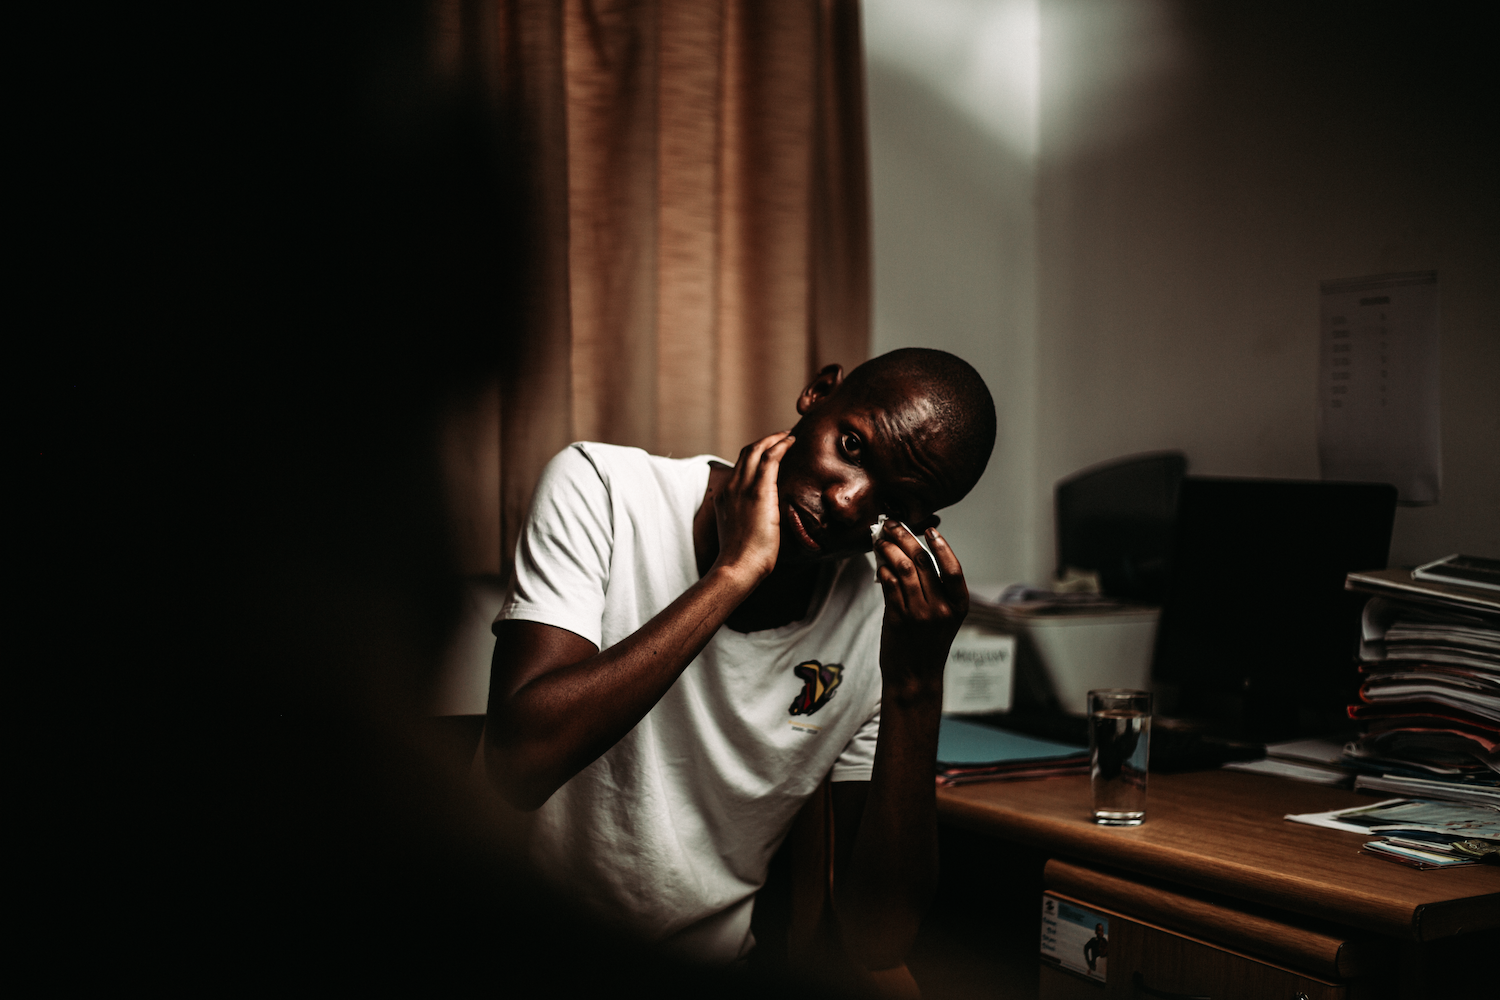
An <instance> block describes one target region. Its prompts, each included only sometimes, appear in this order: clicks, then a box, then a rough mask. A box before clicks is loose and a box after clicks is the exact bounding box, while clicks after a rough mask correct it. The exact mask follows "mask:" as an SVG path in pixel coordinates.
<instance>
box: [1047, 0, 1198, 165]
mask: <svg viewBox="0 0 1500 1000" xmlns="http://www.w3.org/2000/svg"><path fill="white" fill-rule="evenodd" d="M1176 18H1177V13H1176V11H1175V9H1174V6H1173V5H1170V4H1168V3H1167V2H1165V0H1133V2H1131V3H1100V2H1098V0H1046V3H1045V4H1044V9H1043V10H1042V15H1041V25H1040V37H1041V44H1040V50H1039V51H1040V54H1039V56H1038V62H1037V67H1038V70H1039V74H1038V75H1039V81H1040V82H1039V95H1040V101H1039V104H1041V105H1045V108H1046V111H1045V117H1046V120H1047V127H1046V137H1045V139H1044V140H1043V141H1044V142H1045V144H1046V147H1047V151H1046V152H1047V156H1049V157H1054V156H1059V155H1063V154H1070V153H1081V152H1087V151H1090V150H1098V149H1104V148H1107V147H1109V146H1111V145H1113V144H1115V143H1118V142H1121V141H1123V140H1125V139H1127V138H1129V137H1131V136H1135V135H1140V134H1142V133H1146V132H1149V131H1151V130H1152V129H1153V128H1154V127H1156V126H1157V125H1158V124H1160V123H1161V122H1163V121H1165V120H1167V119H1168V118H1169V117H1170V115H1171V112H1172V111H1173V110H1174V107H1175V103H1176V101H1177V100H1179V99H1180V97H1181V92H1180V90H1179V89H1178V88H1176V87H1174V86H1173V84H1174V82H1175V81H1176V80H1178V79H1180V78H1181V77H1183V76H1184V75H1185V73H1186V71H1187V70H1189V69H1190V68H1191V64H1192V50H1191V48H1190V46H1189V45H1188V42H1187V39H1186V36H1185V34H1184V32H1183V31H1182V29H1181V27H1180V26H1179V25H1178V23H1177V20H1176ZM1125 94H1128V95H1130V98H1129V99H1124V98H1123V97H1122V95H1125ZM1041 114H1042V113H1041V112H1039V117H1040V116H1041Z"/></svg>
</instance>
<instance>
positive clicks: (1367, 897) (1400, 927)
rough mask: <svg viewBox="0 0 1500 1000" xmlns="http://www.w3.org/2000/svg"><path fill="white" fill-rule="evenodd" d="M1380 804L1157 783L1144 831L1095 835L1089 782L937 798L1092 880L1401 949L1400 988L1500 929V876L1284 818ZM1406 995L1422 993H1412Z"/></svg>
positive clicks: (1299, 787)
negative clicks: (1457, 941)
mask: <svg viewBox="0 0 1500 1000" xmlns="http://www.w3.org/2000/svg"><path fill="white" fill-rule="evenodd" d="M1377 801H1379V800H1378V799H1375V798H1372V797H1370V796H1366V795H1358V794H1355V793H1353V792H1346V791H1341V790H1339V789H1333V788H1325V787H1322V786H1318V785H1311V784H1307V783H1304V782H1296V781H1289V780H1286V779H1283V778H1276V777H1271V776H1267V775H1258V774H1244V773H1239V772H1234V771H1207V772H1200V773H1194V774H1177V775H1153V776H1152V777H1151V783H1150V790H1149V793H1148V795H1147V806H1146V822H1145V823H1144V824H1142V825H1141V826H1138V827H1104V826H1098V825H1096V824H1094V823H1093V822H1092V821H1091V820H1090V817H1089V783H1088V778H1086V777H1070V778H1053V779H1050V780H1045V781H1017V782H995V783H988V784H974V785H964V786H960V787H958V788H945V789H940V790H939V792H938V815H939V817H940V819H941V820H942V821H943V822H945V823H948V824H951V825H954V826H959V827H963V828H967V829H969V830H972V831H975V832H978V833H982V834H985V835H988V836H992V837H995V838H997V839H1000V840H1004V841H1009V842H1012V843H1016V844H1019V845H1024V846H1027V847H1032V848H1037V849H1040V850H1042V851H1044V852H1046V853H1048V854H1049V855H1051V856H1053V857H1056V858H1060V859H1065V860H1068V861H1073V862H1078V863H1081V864H1083V865H1085V866H1088V867H1091V868H1097V869H1112V870H1114V871H1116V872H1122V873H1127V874H1128V875H1134V876H1144V877H1145V878H1146V879H1147V880H1152V881H1155V882H1156V883H1158V884H1166V885H1167V886H1176V887H1182V888H1183V889H1184V891H1188V892H1192V891H1201V892H1202V893H1207V894H1211V895H1212V896H1214V897H1217V898H1218V899H1219V900H1221V901H1224V900H1227V901H1229V903H1230V905H1237V904H1238V903H1243V904H1247V905H1248V907H1249V908H1250V909H1253V910H1258V911H1259V912H1261V913H1270V914H1271V916H1272V917H1274V916H1275V914H1276V913H1282V914H1285V915H1286V916H1287V919H1289V920H1292V921H1294V922H1295V921H1298V920H1301V922H1302V923H1304V924H1307V925H1309V926H1310V925H1312V924H1314V923H1315V924H1316V925H1318V926H1322V927H1332V928H1334V929H1335V931H1336V929H1337V928H1338V927H1344V928H1350V929H1353V930H1354V931H1356V932H1365V933H1367V934H1374V935H1379V936H1380V937H1381V938H1386V939H1395V941H1392V942H1390V943H1391V945H1392V946H1393V947H1391V948H1390V949H1388V950H1390V951H1393V952H1397V953H1399V955H1400V957H1401V962H1402V964H1403V971H1402V973H1401V978H1402V980H1403V982H1411V981H1413V980H1414V977H1420V976H1421V972H1420V969H1417V968H1415V967H1416V966H1419V965H1420V963H1421V955H1422V952H1423V949H1424V947H1425V943H1426V942H1432V941H1436V940H1438V939H1442V938H1447V937H1450V936H1453V935H1457V934H1465V933H1469V932H1473V931H1480V930H1492V929H1495V928H1500V868H1497V867H1493V866H1489V865H1478V866H1472V867H1465V868H1458V869H1450V870H1446V871H1442V870H1439V871H1417V870H1415V869H1410V868H1406V867H1403V866H1401V865H1397V864H1393V863H1391V862H1388V861H1383V860H1381V859H1379V858H1374V857H1370V856H1368V855H1364V854H1361V853H1360V845H1361V844H1362V843H1364V841H1366V840H1368V839H1370V838H1369V837H1368V836H1366V835H1363V834H1357V833H1344V832H1340V831H1338V830H1327V829H1322V828H1319V827H1313V826H1306V825H1304V824H1301V823H1290V822H1287V821H1286V819H1285V818H1284V817H1285V815H1286V814H1287V813H1304V812H1324V811H1327V810H1330V809H1341V808H1345V807H1348V806H1355V805H1369V804H1371V803H1374V802H1377ZM1264 908H1268V909H1264ZM1294 915H1296V916H1294ZM1305 918H1311V920H1307V919H1305ZM1402 942H1404V943H1405V944H1404V945H1403V944H1400V943H1402ZM1377 943H1378V942H1377ZM1262 954H1263V955H1264V954H1265V953H1264V952H1262ZM1407 967H1412V968H1407ZM1400 992H1401V995H1403V996H1406V995H1416V992H1415V991H1410V992H1409V991H1408V990H1407V989H1406V987H1405V986H1403V987H1402V989H1401V991H1400Z"/></svg>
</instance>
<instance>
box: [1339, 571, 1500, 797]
mask: <svg viewBox="0 0 1500 1000" xmlns="http://www.w3.org/2000/svg"><path fill="white" fill-rule="evenodd" d="M1486 574H1488V575H1486ZM1345 585H1346V586H1347V587H1348V589H1350V590H1356V591H1363V592H1366V593H1370V594H1374V595H1375V596H1374V597H1373V598H1372V599H1371V600H1370V601H1369V602H1368V603H1367V604H1366V605H1365V610H1364V618H1363V622H1362V634H1361V640H1360V654H1359V655H1360V671H1361V673H1362V674H1363V683H1362V684H1361V686H1360V689H1359V698H1360V700H1359V703H1358V704H1355V705H1351V706H1349V715H1350V717H1351V718H1353V719H1356V720H1358V721H1360V722H1362V723H1363V724H1364V730H1365V732H1364V735H1363V736H1362V737H1360V738H1359V739H1357V740H1355V741H1354V742H1352V743H1350V744H1349V745H1348V746H1347V747H1346V748H1345V750H1344V759H1345V761H1346V763H1348V764H1350V765H1351V766H1353V767H1354V768H1356V770H1357V771H1358V772H1360V773H1359V776H1358V777H1356V779H1355V785H1354V787H1355V788H1367V789H1370V790H1372V791H1379V792H1394V793H1398V794H1403V795H1412V796H1421V797H1424V798H1429V799H1445V800H1448V801H1456V802H1472V803H1476V804H1490V805H1500V560H1493V559H1480V558H1475V557H1472V556H1450V557H1448V558H1447V559H1443V560H1438V561H1437V562H1436V563H1429V564H1428V565H1426V566H1421V567H1418V568H1417V569H1416V570H1413V571H1407V570H1380V571H1378V572H1370V573H1350V574H1349V577H1348V580H1347V581H1346V584H1345Z"/></svg>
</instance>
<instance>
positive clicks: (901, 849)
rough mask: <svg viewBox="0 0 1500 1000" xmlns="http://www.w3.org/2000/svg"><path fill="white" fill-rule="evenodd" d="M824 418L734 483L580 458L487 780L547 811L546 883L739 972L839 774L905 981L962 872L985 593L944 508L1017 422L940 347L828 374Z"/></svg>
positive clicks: (818, 416) (509, 640) (526, 580)
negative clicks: (955, 870)
mask: <svg viewBox="0 0 1500 1000" xmlns="http://www.w3.org/2000/svg"><path fill="white" fill-rule="evenodd" d="M797 412H798V414H799V415H800V417H801V419H800V420H799V421H798V423H797V425H796V426H795V427H794V428H793V429H792V431H791V432H790V433H780V434H773V435H771V436H769V437H766V438H762V439H761V440H759V441H757V442H755V443H754V444H751V445H747V446H746V447H745V448H744V450H742V451H741V452H740V456H739V460H738V461H737V462H736V463H735V464H734V466H733V467H732V468H731V467H729V466H728V465H726V464H724V463H722V462H719V461H717V460H715V459H712V458H710V457H707V456H704V457H699V458H694V459H676V460H674V459H664V458H656V457H652V456H649V455H647V454H646V453H644V452H642V451H639V450H637V449H631V448H619V447H615V446H610V445H597V444H576V445H573V446H572V447H570V448H568V449H566V450H565V451H564V452H562V453H561V454H560V455H558V456H557V457H556V458H555V459H553V461H552V462H551V463H550V464H549V465H548V467H547V470H546V472H545V473H544V474H543V476H542V480H541V482H540V483H539V484H538V487H537V492H536V497H535V500H534V501H533V506H532V511H531V516H530V519H529V521H528V524H527V526H526V530H525V533H524V535H523V537H522V540H521V542H520V545H519V546H518V551H517V556H516V563H517V570H516V588H515V592H514V594H513V596H512V597H511V599H510V600H509V601H508V602H507V603H506V605H505V607H504V609H503V610H502V611H501V613H500V616H499V619H498V620H497V621H496V623H495V627H494V630H495V635H496V639H497V642H496V646H495V660H494V670H493V673H492V677H491V681H490V704H489V726H488V729H487V735H486V741H485V743H486V745H485V756H486V769H487V772H488V773H489V775H490V776H491V780H492V781H493V782H494V783H495V784H496V786H497V787H498V788H500V790H501V791H502V792H503V793H504V794H505V796H506V797H507V798H508V799H509V800H510V801H511V802H512V803H513V804H515V805H517V806H519V807H521V808H523V809H528V810H536V813H535V815H534V817H533V823H532V827H531V831H530V842H531V845H532V854H533V857H534V859H535V861H536V863H537V864H538V866H539V868H540V869H541V871H542V872H543V874H544V875H545V876H546V877H548V878H550V879H551V880H553V881H555V882H556V883H558V884H559V885H560V886H561V887H562V888H564V889H565V891H567V892H569V893H571V894H573V895H574V896H575V897H577V898H580V899H581V900H583V901H584V902H585V903H586V904H587V905H588V906H589V907H590V908H592V909H593V910H595V911H596V912H598V913H600V914H601V915H603V916H605V917H606V918H607V919H610V920H614V921H617V922H620V923H622V924H625V925H627V926H630V927H632V928H634V929H635V930H637V931H640V932H643V933H645V934H646V935H647V936H649V937H650V938H652V939H654V940H657V941H660V942H662V943H663V944H666V945H668V946H669V947H671V948H673V949H674V950H679V951H681V952H683V953H685V954H687V955H690V956H692V957H696V958H700V959H704V960H709V961H725V962H728V961H733V960H735V959H737V958H740V957H743V956H744V955H745V954H747V953H748V951H749V950H750V948H751V947H752V945H753V943H754V942H753V939H752V937H751V935H750V913H751V909H752V907H753V905H754V898H755V892H756V890H757V889H758V888H759V887H760V886H761V884H762V883H763V882H764V880H765V876H766V869H767V865H768V863H769V861H770V858H771V855H772V854H773V853H774V852H775V850H776V848H777V846H778V845H779V844H780V842H781V840H782V838H783V837H784V836H785V834H786V832H787V830H788V828H789V827H790V825H791V822H792V820H793V818H794V817H795V815H796V813H797V810H798V808H799V807H800V806H801V805H802V803H803V802H804V801H805V800H806V799H807V798H808V796H810V795H811V794H812V793H813V792H814V791H815V790H816V789H817V788H818V787H819V785H820V784H821V782H822V781H823V779H824V778H825V777H826V776H829V775H831V776H832V779H833V781H834V785H833V796H834V815H835V831H836V837H837V838H838V840H839V843H838V844H837V845H836V856H837V857H839V858H840V859H841V863H840V864H839V865H838V867H837V871H836V880H837V881H836V885H835V887H834V906H835V909H836V911H837V913H838V916H839V922H840V926H841V928H842V930H843V934H844V938H845V945H846V946H847V947H848V948H849V949H850V951H851V953H852V954H853V956H854V957H855V958H856V959H857V960H858V961H860V962H862V963H863V964H864V966H865V967H866V968H868V969H871V970H880V969H885V968H890V967H893V966H895V965H898V964H899V963H900V962H901V961H903V959H904V956H905V952H906V949H907V947H908V946H909V945H910V943H911V940H912V937H913V936H914V935H915V933H916V929H917V924H918V922H919V920H920V919H921V915H922V912H923V910H924V909H925V907H926V905H927V902H928V900H929V898H930V896H931V892H932V889H933V885H934V882H935V879H936V873H937V852H936V829H935V812H934V810H935V787H934V781H933V764H934V759H935V755H936V751H937V732H938V722H939V718H940V712H941V703H942V676H943V666H944V664H945V663H946V661H947V656H948V647H949V644H950V643H951V642H952V639H953V636H954V633H955V632H956V631H957V629H958V626H959V624H960V623H961V622H962V621H963V618H964V615H965V613H966V612H967V610H968V590H967V588H966V587H965V585H964V579H963V572H962V569H961V567H960V566H959V562H958V559H957V558H956V557H955V555H954V553H953V551H952V550H951V549H950V548H949V547H948V544H947V542H946V541H944V540H943V537H942V536H941V535H940V534H938V532H937V529H936V525H937V522H938V519H937V517H936V511H937V510H938V509H939V508H942V507H944V506H947V505H948V504H951V503H954V502H956V501H957V500H959V499H961V498H962V497H963V496H964V495H965V494H966V493H967V492H968V491H969V490H970V489H971V488H972V487H973V485H974V483H975V482H976V481H977V480H978V479H979V476H980V474H981V473H982V472H983V471H984V466H985V464H986V463H987V462H988V460H989V455H990V450H991V448H992V447H993V445H994V439H995V409H994V403H993V401H992V400H991V398H990V394H989V391H988V390H987V389H986V388H985V386H984V383H983V381H982V380H981V379H980V377H979V375H978V373H976V372H975V371H974V369H973V368H971V367H970V366H969V365H968V364H966V363H965V362H963V361H961V360H959V359H958V358H956V357H954V356H953V355H950V354H946V353H944V352H941V351H932V350H924V349H915V348H913V349H907V350H901V351H895V352H892V353H891V354H887V355H884V356H882V357H880V358H876V359H874V360H872V361H869V362H867V363H865V364H863V365H861V366H859V367H858V368H856V369H855V370H854V371H853V372H851V373H850V374H849V376H848V377H847V378H845V377H844V374H843V370H842V369H841V368H840V367H839V366H837V365H830V366H828V367H827V368H824V369H823V370H822V371H821V372H820V373H819V374H818V376H817V377H816V378H815V379H814V380H813V382H812V384H810V385H809V386H808V387H807V388H806V389H805V390H804V391H803V392H802V394H801V396H800V397H799V398H798V400H797ZM881 515H886V516H887V517H888V518H889V520H887V521H886V522H885V525H884V527H883V528H881V529H880V536H879V540H878V541H876V542H874V543H873V546H874V555H875V557H876V563H877V564H878V574H877V572H876V571H875V567H872V566H871V564H870V559H869V557H868V556H866V555H864V554H865V553H869V552H870V551H871V549H872V540H871V539H872V530H871V529H872V526H873V525H875V524H876V523H877V521H878V519H879V518H880V516H881ZM913 532H925V534H926V538H927V540H928V544H929V546H930V547H931V550H932V553H933V556H935V558H936V561H937V567H934V565H933V562H932V560H931V559H930V558H929V557H928V556H927V555H926V553H924V552H923V551H922V548H921V546H920V545H919V544H918V542H917V539H916V537H915V535H914V534H913ZM939 568H940V569H941V572H939ZM877 579H878V583H877ZM845 858H847V859H848V860H847V862H844V861H843V859H845Z"/></svg>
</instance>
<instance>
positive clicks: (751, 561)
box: [714, 431, 796, 587]
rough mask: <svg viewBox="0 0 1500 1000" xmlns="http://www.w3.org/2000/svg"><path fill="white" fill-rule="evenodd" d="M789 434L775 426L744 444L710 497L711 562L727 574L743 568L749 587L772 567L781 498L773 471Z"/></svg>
mask: <svg viewBox="0 0 1500 1000" xmlns="http://www.w3.org/2000/svg"><path fill="white" fill-rule="evenodd" d="M795 440H796V438H794V437H792V435H791V433H790V432H788V431H781V432H779V433H776V434H771V435H768V436H766V437H763V438H761V439H760V440H759V441H756V442H755V443H754V444H748V445H746V446H745V447H744V448H742V449H741V450H740V457H739V460H738V461H737V462H735V463H734V470H733V471H732V472H731V473H730V476H729V480H728V482H726V483H725V485H724V488H723V489H722V490H720V491H719V493H718V494H717V495H716V496H715V497H714V522H715V524H716V525H717V527H718V532H719V555H718V558H716V559H715V560H714V564H715V566H718V567H721V568H723V569H725V570H728V571H729V572H730V573H731V574H734V575H740V574H743V575H744V576H745V577H746V578H747V581H746V582H748V583H749V584H750V586H751V587H754V586H756V585H758V584H759V583H760V581H762V580H764V579H765V578H766V577H767V576H769V575H770V573H771V570H773V569H775V568H776V557H777V554H778V553H779V552H780V551H781V498H780V494H779V493H778V492H777V489H776V477H777V474H778V473H779V471H780V469H781V457H782V456H783V455H785V454H786V452H787V449H788V448H790V447H791V446H792V443H793V442H794V441H795ZM720 468H722V466H721V467H720Z"/></svg>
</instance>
